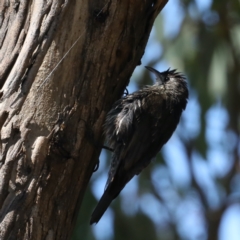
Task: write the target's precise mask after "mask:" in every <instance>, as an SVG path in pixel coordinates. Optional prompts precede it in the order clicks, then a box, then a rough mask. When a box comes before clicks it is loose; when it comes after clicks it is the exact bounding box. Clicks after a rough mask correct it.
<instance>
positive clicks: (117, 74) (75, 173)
mask: <svg viewBox="0 0 240 240" xmlns="http://www.w3.org/2000/svg"><path fill="white" fill-rule="evenodd" d="M165 3H166V0H148V1H142V0H136V1H129V0H123V1H110V0H109V1H106V0H105V1H94V0H90V1H64V0H60V1H59V0H49V1H43V0H32V1H8V0H3V1H1V3H0V26H1V28H0V47H1V49H0V87H1V91H0V97H1V98H0V127H1V142H0V147H1V149H0V150H1V158H0V167H1V169H0V176H1V178H0V206H1V210H0V239H3V240H4V239H68V238H69V237H70V235H71V231H72V228H73V226H74V222H75V217H76V216H75V215H76V212H77V209H78V208H79V207H80V204H81V200H82V198H83V196H84V192H85V189H86V187H87V184H88V181H89V179H90V177H91V174H92V172H93V169H94V166H95V164H96V163H97V161H98V156H99V153H100V150H101V148H100V147H99V145H100V143H101V140H102V124H103V121H104V118H105V115H106V112H107V111H108V110H109V108H110V106H111V104H112V103H113V101H115V100H116V99H117V98H119V97H120V96H121V94H122V93H123V90H124V88H125V86H126V85H127V83H128V81H129V78H130V76H131V73H132V71H133V69H134V68H135V66H136V65H137V64H139V62H140V59H141V57H142V55H143V52H144V48H145V45H146V42H147V39H148V37H149V33H150V30H151V27H152V24H153V22H154V19H155V17H156V16H157V14H158V13H159V11H160V10H161V9H162V8H163V6H164V5H165ZM88 220H89V219H86V221H88Z"/></svg>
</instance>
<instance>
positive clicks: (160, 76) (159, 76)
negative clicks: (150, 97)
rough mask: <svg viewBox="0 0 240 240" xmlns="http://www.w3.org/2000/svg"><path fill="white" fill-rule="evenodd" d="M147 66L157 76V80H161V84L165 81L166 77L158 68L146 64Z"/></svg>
mask: <svg viewBox="0 0 240 240" xmlns="http://www.w3.org/2000/svg"><path fill="white" fill-rule="evenodd" d="M145 68H146V69H147V70H149V71H150V72H152V73H153V74H154V75H155V76H156V80H157V81H158V82H160V83H161V84H163V83H164V77H163V75H162V74H161V73H160V72H159V71H157V70H156V69H154V68H152V67H148V66H145Z"/></svg>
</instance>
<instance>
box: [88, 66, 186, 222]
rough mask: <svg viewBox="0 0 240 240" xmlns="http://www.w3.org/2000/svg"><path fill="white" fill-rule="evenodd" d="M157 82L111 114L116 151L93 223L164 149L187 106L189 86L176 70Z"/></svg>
mask: <svg viewBox="0 0 240 240" xmlns="http://www.w3.org/2000/svg"><path fill="white" fill-rule="evenodd" d="M146 68H147V69H148V70H150V71H151V72H153V73H154V74H155V75H156V83H155V84H154V85H152V86H146V87H144V88H143V89H141V90H139V91H137V92H134V93H132V94H129V95H127V96H125V97H123V98H122V99H119V100H118V101H117V102H115V104H114V105H113V107H112V109H111V110H110V111H109V113H108V114H107V118H106V122H105V125H104V129H105V135H106V138H107V140H108V142H109V145H110V147H111V148H112V149H113V150H114V152H113V155H112V162H111V167H110V170H109V177H108V180H107V184H106V188H105V191H104V194H103V196H102V198H101V199H100V201H99V203H98V205H97V206H96V208H95V210H94V212H93V214H92V217H91V221H90V223H91V224H92V223H95V222H96V223H97V222H98V221H99V220H100V218H101V217H102V215H103V214H104V212H105V211H106V209H107V208H108V206H109V205H110V203H111V202H112V200H113V199H114V198H116V197H117V196H118V194H119V193H120V192H121V190H122V189H123V188H124V186H125V185H126V184H127V183H128V182H129V181H130V180H131V179H132V178H133V176H134V175H138V174H139V173H140V172H141V171H142V170H143V169H144V168H145V167H147V166H148V165H149V163H150V162H151V160H152V159H153V158H154V157H155V156H156V154H157V153H158V152H159V151H160V149H161V148H162V146H163V145H164V144H165V143H166V142H167V141H168V140H169V138H170V137H171V136H172V134H173V132H174V130H175V129H176V127H177V125H178V123H179V120H180V117H181V113H182V111H183V110H184V109H185V108H186V105H187V98H188V89H187V84H186V81H185V78H184V76H183V75H181V74H180V73H178V72H176V70H167V71H165V72H162V73H160V72H158V71H157V70H155V69H153V68H150V67H146Z"/></svg>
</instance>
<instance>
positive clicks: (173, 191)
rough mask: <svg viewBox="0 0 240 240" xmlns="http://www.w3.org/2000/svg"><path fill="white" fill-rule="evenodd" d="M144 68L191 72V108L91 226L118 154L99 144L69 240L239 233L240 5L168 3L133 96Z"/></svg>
mask: <svg viewBox="0 0 240 240" xmlns="http://www.w3.org/2000/svg"><path fill="white" fill-rule="evenodd" d="M144 66H152V67H154V68H156V69H158V70H159V71H165V70H166V69H168V68H169V67H171V68H176V69H178V71H180V72H182V73H184V74H185V75H186V76H187V80H188V83H189V88H190V97H189V102H188V106H187V109H186V111H185V112H184V113H183V115H182V118H181V123H180V124H179V126H178V128H177V130H176V132H175V133H174V135H173V136H172V138H171V139H170V140H169V142H168V143H167V144H166V145H165V146H164V147H163V149H162V151H161V152H160V153H159V154H158V155H157V159H156V161H155V162H153V163H152V164H151V165H150V166H149V167H148V168H147V169H145V171H143V172H142V173H141V174H140V176H137V177H135V178H134V179H133V180H132V181H131V182H130V183H129V184H128V185H127V186H126V187H125V189H124V190H123V191H122V193H121V195H120V196H119V197H118V198H117V199H116V200H115V201H114V202H113V203H112V204H111V207H110V208H109V209H108V210H107V212H106V213H105V214H104V216H103V217H102V219H101V220H100V221H99V223H98V224H97V225H95V226H90V225H89V219H90V215H91V212H92V210H93V208H94V207H95V206H96V204H97V201H98V199H99V198H100V197H101V195H102V193H103V191H104V187H105V183H106V179H107V172H108V168H109V161H110V155H111V153H110V152H107V151H105V150H103V151H102V153H101V156H100V167H99V170H98V171H97V172H96V173H94V174H93V176H92V179H91V182H90V185H89V188H88V191H87V192H86V195H85V198H84V201H83V204H82V207H81V210H80V215H79V217H78V221H77V226H76V228H75V230H74V234H73V237H72V240H79V239H83V240H108V239H109V240H110V239H113V240H121V239H124V240H145V239H148V240H155V239H157V240H175V239H183V240H206V239H208V240H215V239H219V240H239V239H240V161H239V156H240V147H239V145H240V144H239V126H240V118H239V114H240V2H239V1H237V0H232V1H225V0H213V1H212V0H182V1H180V0H170V1H169V2H168V3H167V5H166V6H165V8H164V9H163V11H162V12H161V13H160V15H159V16H158V18H157V19H156V21H155V25H154V27H153V29H152V33H151V37H150V39H149V42H148V45H147V48H146V51H145V54H144V56H143V58H142V65H141V66H138V67H137V68H136V69H135V71H134V73H133V75H132V78H131V81H130V84H129V86H128V90H129V92H130V93H131V92H133V91H136V90H137V89H139V88H141V87H142V86H144V85H146V84H152V83H153V81H154V77H153V76H152V75H151V74H150V72H148V71H147V70H146V69H145V68H144Z"/></svg>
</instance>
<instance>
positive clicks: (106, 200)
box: [90, 191, 113, 224]
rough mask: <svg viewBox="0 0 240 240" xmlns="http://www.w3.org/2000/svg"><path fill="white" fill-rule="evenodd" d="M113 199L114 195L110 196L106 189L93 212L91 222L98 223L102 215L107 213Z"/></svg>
mask: <svg viewBox="0 0 240 240" xmlns="http://www.w3.org/2000/svg"><path fill="white" fill-rule="evenodd" d="M112 200H113V198H112V196H110V195H109V193H108V192H107V191H105V192H104V194H103V195H102V197H101V199H100V201H99V202H98V204H97V206H96V208H95V209H94V211H93V213H92V216H91V220H90V224H93V223H97V222H98V221H99V220H100V219H101V217H102V215H103V214H104V213H105V211H106V210H107V208H108V206H109V205H110V203H111V202H112Z"/></svg>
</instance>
